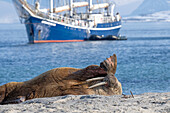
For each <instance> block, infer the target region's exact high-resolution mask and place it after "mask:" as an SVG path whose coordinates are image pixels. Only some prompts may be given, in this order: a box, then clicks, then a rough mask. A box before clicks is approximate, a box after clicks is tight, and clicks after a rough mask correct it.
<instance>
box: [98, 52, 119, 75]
mask: <svg viewBox="0 0 170 113" xmlns="http://www.w3.org/2000/svg"><path fill="white" fill-rule="evenodd" d="M100 67H101V68H103V69H104V70H105V71H107V73H113V74H115V73H116V68H117V57H116V55H115V54H114V55H113V56H110V58H107V59H106V60H104V61H103V62H101V63H100Z"/></svg>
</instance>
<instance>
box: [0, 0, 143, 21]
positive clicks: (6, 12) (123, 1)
mask: <svg viewBox="0 0 170 113" xmlns="http://www.w3.org/2000/svg"><path fill="white" fill-rule="evenodd" d="M109 1H114V2H115V3H116V5H117V8H116V11H119V12H120V13H121V15H128V14H130V13H131V12H132V11H133V10H135V9H136V8H137V7H138V6H139V5H140V4H141V3H142V1H143V0H109ZM0 15H1V16H0V23H13V22H19V21H18V17H17V14H16V11H15V8H14V6H13V4H12V0H0Z"/></svg>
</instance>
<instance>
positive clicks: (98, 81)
mask: <svg viewBox="0 0 170 113" xmlns="http://www.w3.org/2000/svg"><path fill="white" fill-rule="evenodd" d="M86 82H87V83H90V82H94V83H91V84H93V85H91V86H89V89H92V88H96V87H99V86H105V87H115V86H117V83H118V80H117V78H116V77H115V75H114V74H112V73H110V74H108V75H107V76H105V77H97V78H92V79H88V80H86Z"/></svg>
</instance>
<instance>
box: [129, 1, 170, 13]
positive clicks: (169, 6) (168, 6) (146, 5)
mask: <svg viewBox="0 0 170 113" xmlns="http://www.w3.org/2000/svg"><path fill="white" fill-rule="evenodd" d="M168 10H170V2H169V0H144V1H143V3H142V4H141V5H140V6H139V7H138V8H137V9H136V10H135V11H133V12H132V13H131V15H147V14H152V13H155V12H160V11H168Z"/></svg>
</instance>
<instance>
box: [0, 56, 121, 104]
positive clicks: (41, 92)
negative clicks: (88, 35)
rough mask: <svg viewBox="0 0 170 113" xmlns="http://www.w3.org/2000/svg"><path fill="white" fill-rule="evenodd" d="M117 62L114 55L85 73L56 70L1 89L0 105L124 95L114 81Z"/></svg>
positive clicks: (118, 84) (66, 69)
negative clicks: (60, 98) (58, 98)
mask: <svg viewBox="0 0 170 113" xmlns="http://www.w3.org/2000/svg"><path fill="white" fill-rule="evenodd" d="M116 67H117V58H116V55H115V54H114V55H113V56H111V57H110V58H107V59H106V60H105V61H103V62H102V63H100V66H97V65H91V66H88V67H86V68H84V69H76V68H69V67H63V68H56V69H52V70H50V71H47V72H45V73H43V74H41V75H39V76H37V77H35V78H33V79H31V80H29V81H25V82H11V83H7V84H5V85H3V86H0V104H11V103H20V102H23V101H25V100H29V99H34V98H43V97H55V96H63V95H94V94H95V95H106V96H109V95H121V94H122V86H121V83H120V82H119V81H118V80H117V78H116V77H115V73H116Z"/></svg>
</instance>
